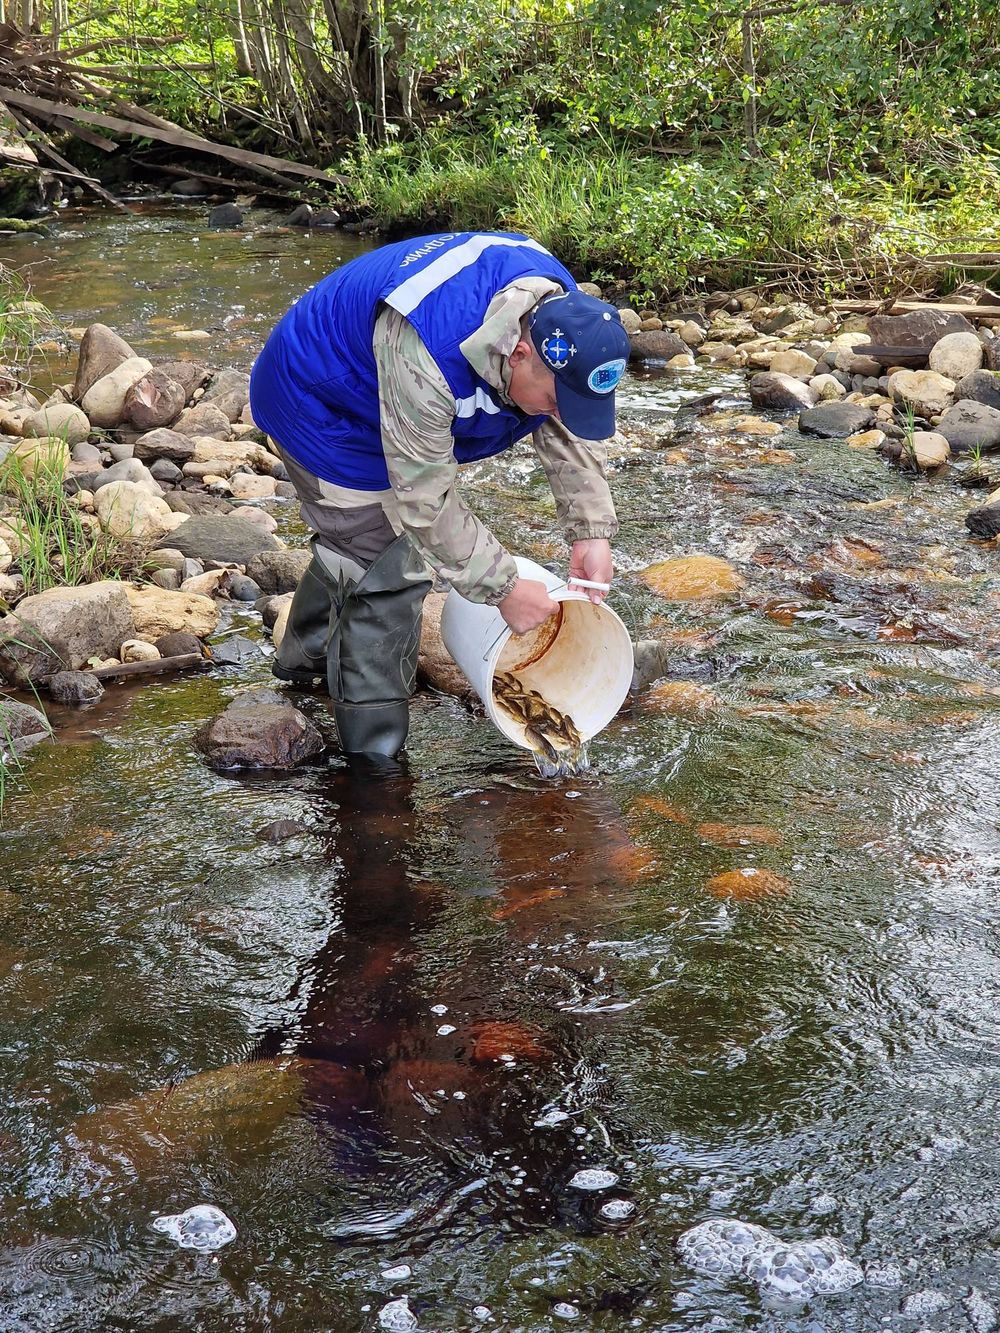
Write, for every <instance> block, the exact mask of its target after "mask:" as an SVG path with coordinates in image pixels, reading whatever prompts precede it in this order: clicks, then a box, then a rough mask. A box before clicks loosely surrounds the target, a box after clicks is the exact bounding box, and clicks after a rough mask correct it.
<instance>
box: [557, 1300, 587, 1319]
mask: <svg viewBox="0 0 1000 1333" xmlns="http://www.w3.org/2000/svg"><path fill="white" fill-rule="evenodd" d="M552 1313H553V1314H554V1315H555V1317H556V1318H557V1319H579V1318H580V1311H579V1310H578V1309H577V1308H576V1306H575V1305H570V1303H569V1301H560V1302H559V1304H558V1305H553V1307H552Z"/></svg>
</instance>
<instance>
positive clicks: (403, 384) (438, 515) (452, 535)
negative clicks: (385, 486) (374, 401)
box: [372, 309, 517, 605]
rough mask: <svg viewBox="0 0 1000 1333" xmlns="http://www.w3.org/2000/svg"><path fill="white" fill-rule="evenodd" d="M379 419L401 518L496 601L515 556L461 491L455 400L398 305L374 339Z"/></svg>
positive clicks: (444, 563) (450, 567)
mask: <svg viewBox="0 0 1000 1333" xmlns="http://www.w3.org/2000/svg"><path fill="white" fill-rule="evenodd" d="M372 345H373V348H374V352H375V363H376V367H377V370H378V392H379V417H380V424H381V430H382V446H383V449H384V451H385V461H386V467H387V469H388V472H389V482H390V484H391V486H392V489H393V492H394V494H395V497H396V503H397V507H398V515H399V523H400V525H401V527H402V529H403V531H404V532H405V533H406V535H407V536H408V537H409V538H410V540H411V541H412V542H413V544H414V546H415V547H416V549H417V550H418V551H419V552H420V554H421V555H422V556H423V557H424V559H425V560H426V561H427V563H428V564H429V565H430V566H431V567H432V568H433V569H434V570H435V571H436V572H437V573H438V574H439V575H440V576H441V577H442V578H444V579H447V581H448V582H449V583H450V584H451V585H452V587H454V588H457V589H458V591H459V592H460V593H461V594H462V596H463V597H468V598H469V600H470V601H473V602H487V603H491V604H494V605H495V604H496V603H497V602H499V601H501V600H502V599H503V598H504V597H506V595H507V594H508V593H509V592H510V590H511V589H512V588H513V586H514V584H515V583H516V582H517V567H516V565H515V564H514V560H513V557H512V556H511V555H510V554H509V553H508V552H507V551H506V550H505V549H504V547H503V546H502V545H501V544H500V542H499V541H498V540H497V539H496V537H494V536H493V534H492V533H491V532H490V530H489V528H487V527H486V525H485V524H484V523H482V522H481V521H480V520H479V519H478V518H476V516H475V515H474V514H473V513H472V512H471V510H470V509H469V508H468V506H467V505H466V504H465V502H464V501H463V499H462V498H461V496H460V494H459V491H458V464H457V462H456V461H455V455H454V452H453V451H454V438H453V436H452V422H453V421H454V416H455V399H454V397H453V395H452V393H451V390H450V389H449V388H448V384H447V381H446V380H445V378H444V376H443V375H442V374H441V371H440V370H439V369H438V366H437V364H436V363H435V361H434V359H433V358H432V357H431V355H430V353H429V352H428V351H427V349H426V347H425V346H424V345H423V343H422V342H421V340H420V338H419V336H418V334H417V332H416V330H415V329H414V328H413V326H412V325H411V324H409V323H408V322H407V321H406V320H405V319H404V318H403V316H401V315H400V314H398V313H397V312H396V311H394V310H391V309H386V310H384V311H383V312H382V314H381V315H379V317H378V319H377V321H376V324H375V333H374V337H373V340H372Z"/></svg>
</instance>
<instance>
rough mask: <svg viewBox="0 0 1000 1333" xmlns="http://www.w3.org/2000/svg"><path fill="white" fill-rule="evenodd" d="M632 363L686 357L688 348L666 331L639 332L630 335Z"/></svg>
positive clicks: (688, 351)
mask: <svg viewBox="0 0 1000 1333" xmlns="http://www.w3.org/2000/svg"><path fill="white" fill-rule="evenodd" d="M630 341H631V344H632V350H631V353H630V355H631V358H632V360H633V361H642V360H654V361H669V360H670V358H671V357H672V356H687V355H689V354H690V351H691V349H690V347H688V345H687V343H685V342H683V341H682V340H681V339H680V338H678V336H677V334H676V333H671V332H670V331H669V330H667V329H656V330H652V329H651V330H649V331H648V332H646V331H640V332H639V333H633V334H632V335H631V339H630Z"/></svg>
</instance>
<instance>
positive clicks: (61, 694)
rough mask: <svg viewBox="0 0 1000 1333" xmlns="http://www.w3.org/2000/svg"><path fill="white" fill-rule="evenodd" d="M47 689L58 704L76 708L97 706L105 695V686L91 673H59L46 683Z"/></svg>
mask: <svg viewBox="0 0 1000 1333" xmlns="http://www.w3.org/2000/svg"><path fill="white" fill-rule="evenodd" d="M45 688H46V689H47V690H48V692H49V694H50V696H51V697H52V698H53V699H54V700H55V701H56V703H57V704H69V705H72V706H74V707H79V706H82V705H85V704H95V703H97V701H98V699H100V698H101V696H102V695H103V694H104V686H103V685H102V684H101V682H100V681H99V680H98V678H97V677H96V676H94V675H92V674H91V672H89V671H57V672H56V674H55V675H54V676H50V677H49V679H48V680H47V681H46V682H45Z"/></svg>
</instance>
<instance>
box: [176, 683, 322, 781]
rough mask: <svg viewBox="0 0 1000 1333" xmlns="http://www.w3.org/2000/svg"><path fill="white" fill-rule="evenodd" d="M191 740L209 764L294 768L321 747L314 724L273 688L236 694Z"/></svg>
mask: <svg viewBox="0 0 1000 1333" xmlns="http://www.w3.org/2000/svg"><path fill="white" fill-rule="evenodd" d="M195 744H196V745H197V746H198V748H199V750H201V752H202V753H203V754H204V756H205V758H206V759H207V760H208V763H209V764H210V765H211V767H212V768H215V769H219V770H221V771H225V770H227V769H233V768H281V769H286V768H294V767H295V766H296V765H297V764H301V763H303V762H304V761H305V760H307V759H312V758H313V757H314V756H315V755H318V754H319V753H321V751H322V749H323V737H322V736H321V735H320V733H319V732H318V731H317V730H316V728H315V727H314V726H313V724H312V723H311V722H310V721H309V720H308V719H307V718H306V717H305V716H304V715H303V714H302V713H300V712H299V710H298V709H297V708H295V707H293V705H292V704H290V703H289V702H288V700H287V699H284V698H282V696H281V695H280V694H278V693H277V692H276V691H275V690H263V689H262V690H250V691H248V692H247V693H246V694H241V695H238V696H237V697H236V698H235V699H234V700H233V701H232V703H231V704H230V705H229V707H228V708H227V709H226V711H225V712H224V713H221V714H220V715H219V716H218V717H216V718H213V719H212V721H210V722H207V723H206V724H205V726H203V727H202V728H201V729H200V730H199V731H198V733H197V735H196V737H195Z"/></svg>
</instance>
